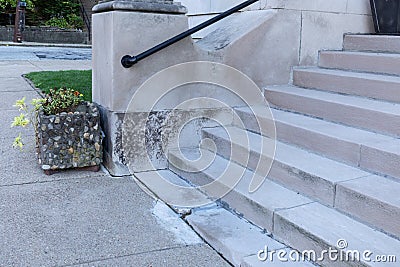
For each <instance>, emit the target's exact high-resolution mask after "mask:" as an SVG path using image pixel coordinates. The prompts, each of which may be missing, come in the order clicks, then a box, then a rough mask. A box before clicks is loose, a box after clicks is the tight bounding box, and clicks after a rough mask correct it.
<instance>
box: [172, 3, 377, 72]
mask: <svg viewBox="0 0 400 267" xmlns="http://www.w3.org/2000/svg"><path fill="white" fill-rule="evenodd" d="M180 2H182V4H183V5H185V6H186V7H187V8H188V14H187V15H188V16H189V25H190V26H191V27H192V26H195V25H197V24H199V23H201V22H203V21H205V20H207V19H209V18H211V17H213V16H215V14H218V13H220V12H222V11H225V10H227V9H228V8H230V7H232V6H234V5H236V4H239V3H241V2H243V0H180ZM263 9H277V10H286V11H289V12H290V13H293V15H297V16H299V17H300V20H299V21H300V23H301V25H293V26H294V27H298V26H299V28H300V30H299V35H300V43H299V51H300V53H299V64H300V65H315V64H316V62H317V58H318V51H319V50H325V49H341V48H342V39H343V38H342V37H343V34H344V33H370V32H373V24H372V18H371V15H370V5H369V0H335V1H327V0H304V1H299V0H260V1H259V2H256V3H255V4H253V5H252V6H250V7H249V8H247V9H246V11H257V10H263ZM216 28H218V24H216V25H214V26H213V27H210V28H208V29H205V30H203V31H201V32H199V33H197V34H194V35H193V36H192V37H193V38H194V39H201V38H203V37H204V36H206V35H207V34H209V33H210V32H212V31H213V30H215V29H216ZM282 34H284V33H282Z"/></svg>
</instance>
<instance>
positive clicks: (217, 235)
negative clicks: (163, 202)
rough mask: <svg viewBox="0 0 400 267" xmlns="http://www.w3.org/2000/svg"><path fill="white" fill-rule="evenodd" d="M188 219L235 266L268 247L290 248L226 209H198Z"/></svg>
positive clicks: (273, 248)
mask: <svg viewBox="0 0 400 267" xmlns="http://www.w3.org/2000/svg"><path fill="white" fill-rule="evenodd" d="M186 220H187V221H188V223H189V225H191V226H192V227H193V229H195V231H196V232H197V233H198V234H200V236H202V237H203V238H204V239H205V240H206V241H207V243H209V244H210V245H211V246H212V247H213V248H214V249H215V250H216V251H218V252H219V253H220V254H222V255H223V256H224V258H226V259H228V261H229V262H230V263H232V264H234V265H235V266H239V265H240V263H241V262H242V260H243V258H245V257H248V256H250V255H254V254H256V253H257V252H258V251H259V250H260V249H263V248H264V246H268V248H270V250H273V251H275V250H279V249H284V248H286V246H285V245H284V244H282V243H279V242H277V241H275V240H274V239H272V238H271V237H269V236H268V235H267V234H265V233H264V232H263V231H262V230H261V229H260V228H258V227H256V226H254V225H252V224H250V223H249V222H247V221H245V220H244V219H241V218H239V217H238V216H236V215H234V214H232V213H231V212H228V211H227V210H225V209H223V208H218V207H217V208H213V209H206V210H194V211H193V212H192V214H190V215H189V216H187V217H186Z"/></svg>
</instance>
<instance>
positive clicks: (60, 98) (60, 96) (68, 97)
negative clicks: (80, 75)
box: [42, 88, 83, 115]
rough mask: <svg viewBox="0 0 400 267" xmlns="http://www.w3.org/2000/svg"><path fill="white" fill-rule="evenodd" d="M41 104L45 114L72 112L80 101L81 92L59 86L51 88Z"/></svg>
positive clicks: (81, 97) (81, 98)
mask: <svg viewBox="0 0 400 267" xmlns="http://www.w3.org/2000/svg"><path fill="white" fill-rule="evenodd" d="M45 99H46V100H45V102H44V103H43V104H42V107H43V111H44V113H45V114H47V115H50V114H57V113H61V112H73V111H75V109H76V107H77V106H78V105H79V104H80V103H82V101H83V94H81V93H80V92H78V91H75V90H74V89H70V88H60V89H56V88H54V89H51V90H50V93H49V94H48V95H47V96H46V98H45Z"/></svg>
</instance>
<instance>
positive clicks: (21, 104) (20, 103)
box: [14, 96, 26, 110]
mask: <svg viewBox="0 0 400 267" xmlns="http://www.w3.org/2000/svg"><path fill="white" fill-rule="evenodd" d="M25 99H26V97H25V96H24V97H23V98H22V99H19V100H17V101H16V102H15V105H14V107H17V108H19V110H26V104H25Z"/></svg>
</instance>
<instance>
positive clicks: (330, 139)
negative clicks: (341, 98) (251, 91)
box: [236, 108, 400, 179]
mask: <svg viewBox="0 0 400 267" xmlns="http://www.w3.org/2000/svg"><path fill="white" fill-rule="evenodd" d="M236 112H237V114H238V115H239V117H240V118H241V119H242V121H244V122H245V124H246V127H248V128H247V129H249V130H251V131H254V132H257V133H258V128H257V127H256V126H257V125H256V123H255V120H254V117H252V112H251V110H250V109H248V108H238V109H236ZM272 113H273V116H274V119H275V125H276V131H277V138H278V140H280V141H283V142H286V143H290V144H294V145H296V146H299V147H301V148H304V149H307V150H310V151H312V152H315V153H317V154H321V155H323V156H326V157H328V158H331V159H335V160H338V161H341V162H344V163H347V164H350V165H351V166H354V167H360V168H362V169H365V170H368V171H371V172H374V173H380V174H384V175H390V176H393V177H396V178H399V179H400V169H399V168H398V166H400V139H398V138H393V137H390V136H386V135H382V134H377V133H373V132H369V131H365V130H361V129H356V128H353V127H349V126H345V125H342V124H337V123H332V122H329V121H325V120H321V119H316V118H313V117H309V116H304V115H300V114H296V113H292V112H287V111H282V110H277V109H272ZM262 120H267V118H263V117H262V116H260V118H259V121H262Z"/></svg>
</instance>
